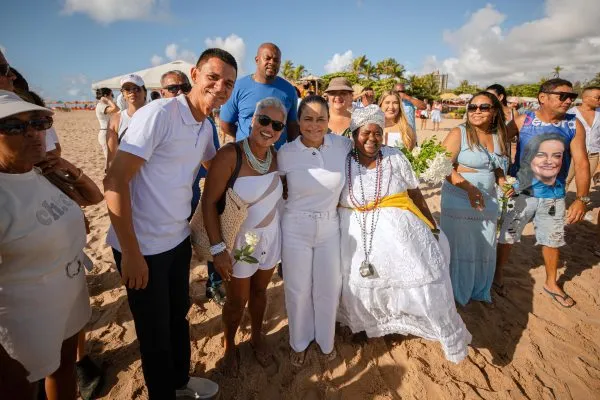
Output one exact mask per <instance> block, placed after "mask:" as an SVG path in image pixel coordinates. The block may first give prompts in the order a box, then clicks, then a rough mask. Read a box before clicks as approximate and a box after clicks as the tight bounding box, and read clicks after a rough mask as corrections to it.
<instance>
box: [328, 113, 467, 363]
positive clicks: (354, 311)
mask: <svg viewBox="0 0 600 400" xmlns="http://www.w3.org/2000/svg"><path fill="white" fill-rule="evenodd" d="M384 128H385V116H384V114H383V112H382V111H381V109H379V107H377V106H375V105H372V106H367V107H365V108H359V109H356V110H355V111H354V112H353V113H352V121H351V123H350V130H351V131H352V136H353V139H354V149H353V150H352V151H351V152H350V153H349V154H348V157H347V159H346V168H345V170H346V183H345V186H344V188H343V189H342V193H341V196H340V206H339V215H340V230H341V258H342V279H343V283H342V297H341V302H340V309H339V312H338V320H339V321H340V322H341V323H342V325H346V326H348V327H349V328H350V329H351V330H352V332H354V333H359V332H362V331H364V332H365V333H366V335H367V336H368V337H379V336H384V335H387V334H390V333H399V334H403V335H409V334H410V335H415V336H419V337H422V338H425V339H429V340H435V341H439V342H440V344H441V345H442V348H443V350H444V352H445V354H446V358H447V359H448V360H450V361H452V362H459V361H460V360H462V359H463V358H464V357H465V356H466V355H467V345H468V344H469V343H470V341H471V335H470V334H469V332H468V331H467V329H466V327H465V325H464V323H463V321H462V320H461V318H460V316H459V315H458V313H457V312H456V307H455V305H454V297H453V294H452V286H451V283H450V275H449V267H448V260H449V257H448V256H447V255H445V254H444V251H443V249H442V248H443V247H445V245H447V241H446V238H445V236H443V234H441V236H440V231H439V230H438V229H436V225H435V221H434V219H433V217H432V215H431V212H430V211H429V208H428V207H427V204H426V202H425V200H424V198H423V196H422V194H421V192H420V190H419V188H418V185H419V182H418V179H417V177H416V176H415V173H414V171H413V170H412V167H411V165H410V163H409V162H408V160H407V159H406V158H405V157H404V155H403V154H402V153H401V152H400V151H399V150H397V149H395V148H392V147H387V146H383V131H384ZM438 240H439V241H438ZM440 244H442V245H440Z"/></svg>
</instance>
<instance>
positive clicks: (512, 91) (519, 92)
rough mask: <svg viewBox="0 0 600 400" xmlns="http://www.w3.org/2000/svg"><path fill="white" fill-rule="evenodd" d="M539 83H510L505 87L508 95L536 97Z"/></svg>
mask: <svg viewBox="0 0 600 400" xmlns="http://www.w3.org/2000/svg"><path fill="white" fill-rule="evenodd" d="M539 90H540V85H539V84H537V83H524V84H521V85H510V86H509V87H507V88H506V93H507V94H508V95H509V96H517V97H537V95H538V92H539Z"/></svg>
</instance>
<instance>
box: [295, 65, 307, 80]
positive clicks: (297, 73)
mask: <svg viewBox="0 0 600 400" xmlns="http://www.w3.org/2000/svg"><path fill="white" fill-rule="evenodd" d="M304 75H306V68H304V65H302V64H300V65H298V66H297V67H296V68H294V71H293V72H292V80H294V81H297V80H299V79H300V78H302V77H304Z"/></svg>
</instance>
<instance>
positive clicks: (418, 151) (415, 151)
mask: <svg viewBox="0 0 600 400" xmlns="http://www.w3.org/2000/svg"><path fill="white" fill-rule="evenodd" d="M411 154H412V155H413V157H415V158H416V157H419V154H421V148H420V147H419V146H416V147H415V148H414V149H412V151H411Z"/></svg>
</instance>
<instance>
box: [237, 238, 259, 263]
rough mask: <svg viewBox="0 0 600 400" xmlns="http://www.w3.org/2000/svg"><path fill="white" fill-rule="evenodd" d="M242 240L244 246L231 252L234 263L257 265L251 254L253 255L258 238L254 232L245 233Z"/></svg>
mask: <svg viewBox="0 0 600 400" xmlns="http://www.w3.org/2000/svg"><path fill="white" fill-rule="evenodd" d="M244 239H245V241H246V245H245V246H244V247H242V248H241V249H234V250H233V258H234V259H235V262H236V263H237V262H238V261H241V262H245V263H248V264H258V260H257V259H256V257H254V256H253V255H252V253H254V248H255V247H256V245H257V244H258V242H259V240H260V238H259V237H258V235H257V234H256V233H255V232H246V234H245V235H244ZM234 264H235V263H234Z"/></svg>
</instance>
